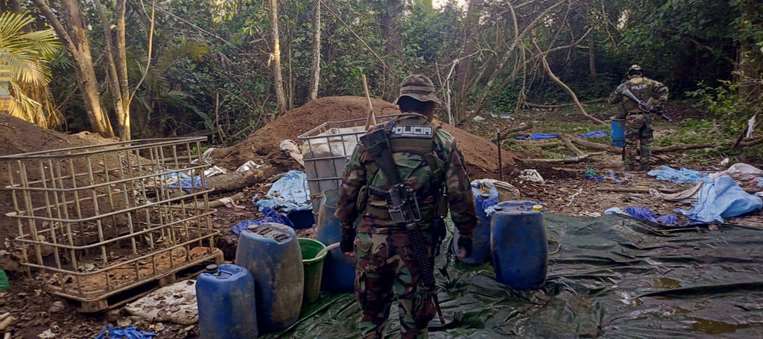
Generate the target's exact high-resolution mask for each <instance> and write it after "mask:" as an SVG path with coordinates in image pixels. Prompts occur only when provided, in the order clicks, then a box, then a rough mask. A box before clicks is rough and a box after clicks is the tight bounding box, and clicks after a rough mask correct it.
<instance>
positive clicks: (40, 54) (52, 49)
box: [0, 12, 62, 128]
mask: <svg viewBox="0 0 763 339" xmlns="http://www.w3.org/2000/svg"><path fill="white" fill-rule="evenodd" d="M33 21H34V18H33V17H32V16H30V15H27V14H19V13H13V12H3V13H0V73H3V74H4V75H5V76H7V77H8V78H9V80H10V89H11V96H12V97H13V101H12V102H11V107H10V114H11V115H13V116H16V117H19V118H21V119H24V120H26V121H29V122H32V123H35V124H37V125H39V126H41V127H46V128H49V127H55V126H57V125H59V124H60V123H61V122H62V117H61V113H60V112H59V111H58V110H57V109H56V108H55V105H54V104H53V96H52V95H51V93H50V89H49V88H48V84H49V83H50V78H51V73H50V68H49V66H48V63H49V62H50V61H51V60H52V58H53V57H54V56H55V55H56V54H57V53H58V51H59V50H60V48H61V44H60V42H59V41H58V40H57V38H56V35H55V33H54V32H53V30H51V29H46V30H41V31H31V32H25V31H24V28H25V27H26V26H27V25H29V24H31V23H32V22H33Z"/></svg>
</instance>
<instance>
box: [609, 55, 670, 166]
mask: <svg viewBox="0 0 763 339" xmlns="http://www.w3.org/2000/svg"><path fill="white" fill-rule="evenodd" d="M627 77H628V79H627V80H626V81H625V82H624V83H622V84H620V86H617V89H615V91H614V92H612V94H611V95H610V96H609V103H610V104H616V103H620V107H621V111H620V113H618V115H617V116H616V117H617V118H618V119H624V120H625V147H623V164H624V165H625V170H626V171H635V170H642V171H646V170H648V169H649V160H650V159H649V158H650V157H651V155H652V148H651V143H652V140H653V138H654V135H653V130H652V118H653V117H652V115H653V114H654V113H656V112H661V111H662V105H664V104H665V102H666V101H668V88H667V87H665V85H663V84H662V83H660V82H659V81H655V80H652V79H649V78H647V77H645V76H644V71H643V70H642V69H641V67H640V66H639V65H633V66H631V67H630V68H629V69H628V74H627ZM639 155H640V156H639ZM637 157H638V160H637V159H636V158H637Z"/></svg>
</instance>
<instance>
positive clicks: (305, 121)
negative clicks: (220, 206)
mask: <svg viewBox="0 0 763 339" xmlns="http://www.w3.org/2000/svg"><path fill="white" fill-rule="evenodd" d="M372 101H373V106H374V111H375V112H376V114H377V115H390V114H395V113H398V112H399V111H398V109H397V106H396V105H393V104H391V103H389V102H386V101H384V100H380V99H372ZM367 107H368V104H367V100H366V98H363V97H353V96H342V97H325V98H320V99H318V100H314V101H311V102H309V103H307V104H306V105H304V106H302V107H299V108H296V109H294V110H291V111H289V112H287V113H285V114H284V115H282V116H280V117H278V118H277V119H276V120H274V121H272V122H271V123H269V124H267V125H266V126H265V127H263V128H261V129H259V130H257V131H255V132H254V133H252V134H251V135H250V136H249V137H248V138H247V139H246V140H244V141H242V142H241V143H239V144H237V145H234V146H231V147H227V148H223V149H220V150H217V151H216V152H215V153H214V157H215V158H216V159H218V160H219V163H220V164H222V165H224V166H226V167H229V168H236V167H238V166H239V165H241V164H242V163H244V162H246V161H248V160H252V159H261V158H267V159H272V158H277V157H280V153H281V151H280V149H279V144H280V142H281V141H282V140H284V139H292V140H296V139H297V137H298V136H299V135H301V134H303V133H305V132H307V131H309V130H311V129H312V128H314V127H316V126H318V125H320V124H321V123H324V122H326V121H341V120H350V119H364V118H366V116H367V115H366V114H367ZM442 126H443V128H445V130H447V131H448V132H450V133H451V134H453V136H454V137H455V138H456V140H457V141H458V145H459V148H460V150H461V152H462V153H463V154H464V159H465V161H466V165H467V169H468V170H469V174H470V176H471V177H472V178H482V177H495V176H496V172H497V170H498V151H497V149H496V147H495V145H494V144H493V143H492V142H490V141H489V140H487V139H485V138H482V137H480V136H477V135H474V134H471V133H469V132H467V131H465V130H462V129H460V128H458V127H455V126H452V125H448V124H446V123H442ZM514 159H515V157H514V155H513V154H511V153H510V152H508V151H505V150H504V151H503V161H504V168H505V169H506V168H512V167H513V166H514Z"/></svg>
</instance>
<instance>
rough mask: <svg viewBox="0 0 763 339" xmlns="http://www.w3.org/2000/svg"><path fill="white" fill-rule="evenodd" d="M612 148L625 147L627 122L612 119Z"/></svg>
mask: <svg viewBox="0 0 763 339" xmlns="http://www.w3.org/2000/svg"><path fill="white" fill-rule="evenodd" d="M611 128H612V133H610V135H611V136H612V146H615V147H623V146H625V120H623V119H612V125H611Z"/></svg>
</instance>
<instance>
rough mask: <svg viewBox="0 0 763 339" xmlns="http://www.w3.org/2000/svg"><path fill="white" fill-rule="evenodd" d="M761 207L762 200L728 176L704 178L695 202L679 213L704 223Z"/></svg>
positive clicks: (736, 215) (722, 220)
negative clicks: (692, 205)
mask: <svg viewBox="0 0 763 339" xmlns="http://www.w3.org/2000/svg"><path fill="white" fill-rule="evenodd" d="M761 208H763V200H761V199H760V197H757V196H754V195H752V194H749V193H747V192H745V191H744V190H743V189H742V188H741V187H739V184H737V182H736V181H735V180H734V179H732V178H731V177H730V176H727V175H722V176H719V177H716V178H704V179H703V183H702V188H701V189H700V190H699V196H698V197H697V202H696V203H695V204H694V207H693V208H692V209H691V210H688V211H687V210H683V211H681V213H683V214H684V215H686V216H687V217H688V218H689V219H691V220H694V221H700V222H705V223H714V222H724V219H728V218H733V217H738V216H742V215H745V214H747V213H751V212H754V211H757V210H759V209H761Z"/></svg>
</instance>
